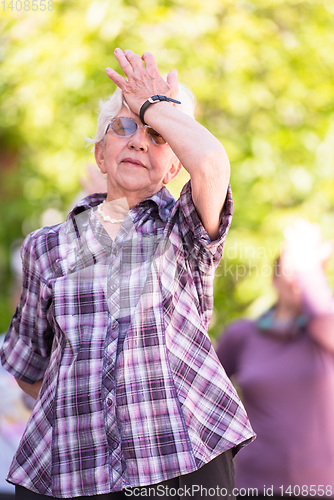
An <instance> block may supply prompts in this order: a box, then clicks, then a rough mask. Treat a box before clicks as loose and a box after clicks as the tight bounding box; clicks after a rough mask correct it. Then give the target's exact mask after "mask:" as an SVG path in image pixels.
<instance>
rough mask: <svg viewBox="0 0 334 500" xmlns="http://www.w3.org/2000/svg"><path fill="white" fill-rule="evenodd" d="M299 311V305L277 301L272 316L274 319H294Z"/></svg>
mask: <svg viewBox="0 0 334 500" xmlns="http://www.w3.org/2000/svg"><path fill="white" fill-rule="evenodd" d="M300 313H301V309H300V307H297V306H296V305H295V304H291V303H287V302H283V301H278V303H277V305H276V308H275V313H274V316H275V318H276V319H279V320H283V321H289V320H292V319H294V318H295V317H296V316H298V315H299V314H300Z"/></svg>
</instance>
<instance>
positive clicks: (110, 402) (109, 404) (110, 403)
mask: <svg viewBox="0 0 334 500" xmlns="http://www.w3.org/2000/svg"><path fill="white" fill-rule="evenodd" d="M107 405H108V406H111V405H112V399H111V398H108V399H107Z"/></svg>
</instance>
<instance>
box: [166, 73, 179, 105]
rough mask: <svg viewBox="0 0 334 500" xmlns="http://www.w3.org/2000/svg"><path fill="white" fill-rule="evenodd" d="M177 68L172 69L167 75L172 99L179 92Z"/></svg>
mask: <svg viewBox="0 0 334 500" xmlns="http://www.w3.org/2000/svg"><path fill="white" fill-rule="evenodd" d="M177 75H178V71H177V69H172V71H170V72H169V73H168V75H167V83H168V86H169V88H170V92H169V95H170V97H172V98H173V99H176V98H177V96H178V93H179V80H178V78H177Z"/></svg>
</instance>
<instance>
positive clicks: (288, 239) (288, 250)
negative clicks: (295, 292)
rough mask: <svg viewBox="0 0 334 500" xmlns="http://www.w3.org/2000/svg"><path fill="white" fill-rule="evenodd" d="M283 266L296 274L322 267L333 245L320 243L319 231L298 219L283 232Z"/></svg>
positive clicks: (313, 225)
mask: <svg viewBox="0 0 334 500" xmlns="http://www.w3.org/2000/svg"><path fill="white" fill-rule="evenodd" d="M284 236H285V244H284V249H283V256H284V262H283V263H282V264H284V266H286V267H287V268H288V267H290V269H291V270H293V271H296V272H303V271H307V270H308V269H312V268H315V267H319V266H321V267H324V266H325V265H326V263H327V261H328V260H329V258H330V256H331V255H332V253H333V243H332V242H331V241H322V235H321V229H320V226H318V224H314V223H312V222H309V221H307V220H304V219H298V220H296V222H295V223H294V224H293V225H292V226H290V227H287V228H286V230H285V231H284Z"/></svg>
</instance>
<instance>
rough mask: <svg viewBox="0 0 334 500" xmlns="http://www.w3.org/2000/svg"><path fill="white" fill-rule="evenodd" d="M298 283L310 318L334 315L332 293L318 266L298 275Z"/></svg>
mask: <svg viewBox="0 0 334 500" xmlns="http://www.w3.org/2000/svg"><path fill="white" fill-rule="evenodd" d="M298 283H299V285H300V288H301V292H302V298H303V303H304V308H305V310H306V312H307V314H308V315H309V316H310V317H311V318H315V317H320V316H326V315H331V314H334V298H333V292H332V289H331V287H330V286H329V284H328V281H327V279H326V276H325V274H324V272H323V270H322V268H321V266H320V265H318V266H313V267H310V268H309V269H307V270H305V271H304V272H300V273H298Z"/></svg>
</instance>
